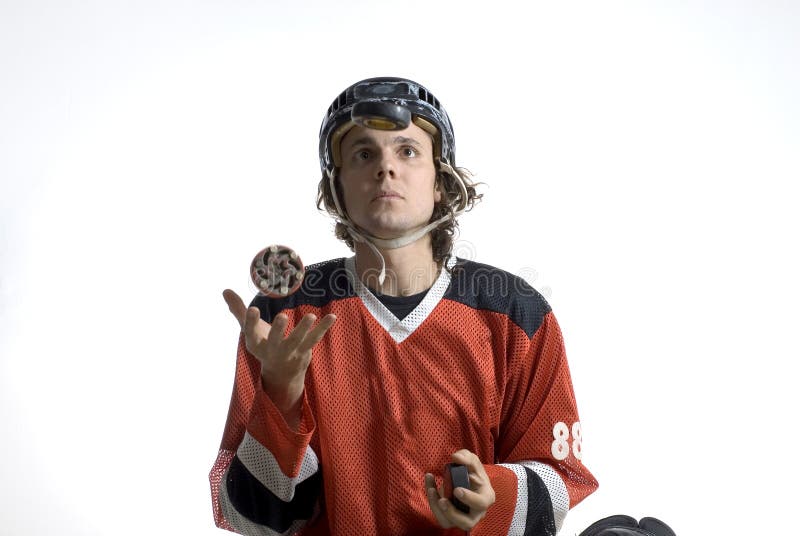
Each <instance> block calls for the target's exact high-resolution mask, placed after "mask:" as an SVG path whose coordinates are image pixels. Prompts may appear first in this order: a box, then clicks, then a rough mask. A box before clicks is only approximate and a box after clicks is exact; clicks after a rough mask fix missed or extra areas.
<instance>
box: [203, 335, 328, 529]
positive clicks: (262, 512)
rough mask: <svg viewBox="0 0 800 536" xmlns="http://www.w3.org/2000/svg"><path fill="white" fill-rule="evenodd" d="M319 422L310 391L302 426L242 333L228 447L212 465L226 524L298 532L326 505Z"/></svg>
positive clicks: (220, 521)
mask: <svg viewBox="0 0 800 536" xmlns="http://www.w3.org/2000/svg"><path fill="white" fill-rule="evenodd" d="M314 428H315V423H314V418H313V415H312V412H311V409H310V407H309V405H308V401H307V399H306V398H305V394H304V395H303V409H302V414H301V419H300V423H299V426H298V428H297V430H293V429H291V428H290V427H289V425H288V424H287V423H286V421H285V419H284V418H283V415H282V414H281V413H280V410H278V408H277V407H276V406H275V405H274V404H273V402H272V401H271V400H270V398H269V396H267V394H266V393H265V392H264V391H263V389H262V387H261V365H260V363H259V362H258V360H257V359H256V358H255V357H253V356H252V355H251V354H250V353H249V352H248V351H247V349H246V347H245V344H244V338H243V337H240V340H239V347H238V352H237V359H236V376H235V379H234V386H233V394H232V396H231V404H230V409H229V411H228V418H227V422H226V424H225V431H224V434H223V438H222V442H221V445H220V450H219V453H218V455H217V459H216V462H215V463H214V466H213V467H212V469H211V473H210V475H209V480H210V482H211V497H212V503H213V509H214V520H215V523H216V525H217V526H218V527H220V528H223V529H227V530H230V531H233V532H236V533H239V534H245V535H265V536H275V535H290V534H294V533H295V532H297V531H299V530H300V529H301V528H302V527H303V526H305V525H306V524H307V523H308V522H309V520H311V519H313V518H314V517H315V516H316V514H317V513H318V511H319V506H318V504H319V500H320V496H321V493H322V477H321V474H322V473H321V471H320V466H319V460H318V458H317V455H316V453H315V452H314V451H313V449H312V448H311V447H310V446H309V443H310V441H311V437H312V435H313V433H314Z"/></svg>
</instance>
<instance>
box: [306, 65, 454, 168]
mask: <svg viewBox="0 0 800 536" xmlns="http://www.w3.org/2000/svg"><path fill="white" fill-rule="evenodd" d="M411 122H413V123H414V124H416V125H417V126H418V127H420V128H422V129H423V130H425V131H426V132H428V133H429V134H430V135H431V136H432V137H433V140H434V141H433V145H434V147H433V150H434V160H441V161H442V162H444V163H446V164H449V165H451V166H455V151H456V148H455V137H454V135H453V125H452V124H451V123H450V118H449V117H448V116H447V112H445V110H444V107H442V105H441V104H440V103H439V100H438V99H437V98H436V97H434V96H433V94H432V93H431V92H430V91H428V90H427V89H425V88H424V87H423V86H421V85H420V84H418V83H416V82H414V81H412V80H408V79H405V78H394V77H380V78H369V79H367V80H362V81H360V82H356V83H355V84H353V85H352V86H350V87H349V88H347V89H345V90H344V91H343V92H342V93H341V94H340V95H339V96H338V97H337V98H336V100H334V101H333V103H332V104H331V105H330V107H329V108H328V111H327V112H326V114H325V118H324V119H323V121H322V126H321V127H320V130H319V162H320V167H321V168H322V171H323V172H327V173H328V174H332V173H333V172H334V170H335V169H336V168H338V167H340V166H341V164H342V161H341V159H342V157H341V151H340V148H339V147H340V142H341V140H342V138H343V137H344V135H345V134H346V133H347V132H348V131H349V130H350V129H351V128H352V127H353V126H355V125H361V126H364V127H367V128H373V129H378V130H402V129H404V128H406V127H408V125H409V124H410V123H411Z"/></svg>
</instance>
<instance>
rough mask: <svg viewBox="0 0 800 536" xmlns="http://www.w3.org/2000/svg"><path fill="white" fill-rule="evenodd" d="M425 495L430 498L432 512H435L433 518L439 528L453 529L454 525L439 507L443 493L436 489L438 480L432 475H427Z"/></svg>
mask: <svg viewBox="0 0 800 536" xmlns="http://www.w3.org/2000/svg"><path fill="white" fill-rule="evenodd" d="M425 495H426V496H427V497H428V505H429V506H430V507H431V512H433V516H434V517H435V518H436V522H437V523H439V526H441V527H442V528H450V527H452V526H453V524H452V523H451V522H450V520H449V519H448V518H447V516H446V515H445V513H444V511H443V510H442V508H441V506H440V505H439V501H440V500H442V495H441V491H440V490H437V489H436V480H435V479H434V477H433V475H432V474H430V473H425ZM445 500H446V499H445ZM448 502H449V501H448Z"/></svg>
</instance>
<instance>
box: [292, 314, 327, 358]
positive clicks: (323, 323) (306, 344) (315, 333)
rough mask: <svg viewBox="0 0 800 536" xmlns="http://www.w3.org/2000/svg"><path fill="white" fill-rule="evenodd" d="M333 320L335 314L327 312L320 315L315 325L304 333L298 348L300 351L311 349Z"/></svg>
mask: <svg viewBox="0 0 800 536" xmlns="http://www.w3.org/2000/svg"><path fill="white" fill-rule="evenodd" d="M334 322H336V315H332V314H328V315H325V316H324V317H322V320H320V321H319V323H318V324H317V325H316V327H314V329H312V330H311V331H309V332H308V333H307V334H306V336H305V338H304V339H303V341H302V342H301V343H300V346H299V347H298V350H299V351H300V352H306V351H308V350H311V349H312V348H313V347H314V345H316V344H317V343H318V342H319V341H320V340H321V339H322V337H323V335H325V332H326V331H328V328H330V327H331V326H332V325H333V323H334Z"/></svg>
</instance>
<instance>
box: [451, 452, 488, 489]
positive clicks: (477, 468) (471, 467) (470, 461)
mask: <svg viewBox="0 0 800 536" xmlns="http://www.w3.org/2000/svg"><path fill="white" fill-rule="evenodd" d="M452 459H453V462H455V463H460V464H462V465H466V466H467V471H468V472H469V474H470V481H473V479H472V475H475V476H476V477H478V479H480V480H481V481H483V482H488V481H489V476H488V475H487V474H486V469H484V468H483V464H482V463H481V460H480V458H478V456H477V455H476V454H475V453H473V452H470V451H469V450H467V449H461V450H457V451H456V452H454V453H453V456H452Z"/></svg>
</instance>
